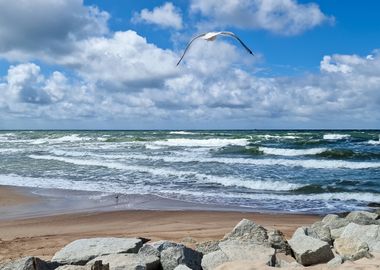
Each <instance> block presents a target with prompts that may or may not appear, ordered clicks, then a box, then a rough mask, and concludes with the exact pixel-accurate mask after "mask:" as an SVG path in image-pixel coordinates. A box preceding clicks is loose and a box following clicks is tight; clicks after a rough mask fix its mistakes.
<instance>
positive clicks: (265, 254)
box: [219, 240, 276, 266]
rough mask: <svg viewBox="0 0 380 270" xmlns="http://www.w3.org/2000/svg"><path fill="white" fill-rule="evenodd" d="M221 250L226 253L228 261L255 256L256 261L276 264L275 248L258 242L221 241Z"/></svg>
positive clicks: (271, 264)
mask: <svg viewBox="0 0 380 270" xmlns="http://www.w3.org/2000/svg"><path fill="white" fill-rule="evenodd" d="M219 247H220V250H221V251H222V252H223V253H224V254H226V256H227V257H228V261H239V260H247V258H255V261H257V262H261V263H263V264H266V265H269V266H274V265H275V254H276V251H275V249H273V248H270V247H266V246H264V245H258V244H252V243H249V244H247V243H246V242H241V241H239V240H230V241H223V242H221V243H219Z"/></svg>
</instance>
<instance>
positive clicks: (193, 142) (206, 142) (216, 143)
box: [153, 138, 249, 147]
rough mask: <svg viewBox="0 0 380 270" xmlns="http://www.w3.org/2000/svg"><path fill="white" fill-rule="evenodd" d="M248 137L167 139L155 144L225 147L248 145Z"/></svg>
mask: <svg viewBox="0 0 380 270" xmlns="http://www.w3.org/2000/svg"><path fill="white" fill-rule="evenodd" d="M248 143H249V142H248V140H247V139H183V138H178V139H167V140H165V141H156V142H154V143H153V144H156V145H164V146H181V147H223V146H227V145H240V146H246V145H248Z"/></svg>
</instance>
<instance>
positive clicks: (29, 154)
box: [0, 130, 380, 214]
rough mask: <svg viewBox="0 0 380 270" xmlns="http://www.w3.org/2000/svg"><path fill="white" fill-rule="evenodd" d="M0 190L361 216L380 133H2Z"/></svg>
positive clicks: (375, 172) (374, 194)
mask: <svg viewBox="0 0 380 270" xmlns="http://www.w3.org/2000/svg"><path fill="white" fill-rule="evenodd" d="M0 185H12V186H22V187H33V188H40V189H55V190H66V191H67V190H76V191H96V192H101V193H102V194H105V195H107V194H126V195H128V194H129V195H130V194H145V195H155V196H159V197H162V198H168V199H173V200H179V201H184V202H190V203H199V204H203V205H206V206H207V205H210V206H211V205H220V206H228V207H239V208H241V209H246V210H247V211H258V212H281V213H283V212H285V213H289V212H291V213H315V214H326V213H336V212H345V211H351V210H363V209H368V204H370V203H380V130H197V131H194V130H162V131H160V130H153V131H78V130H73V131H0Z"/></svg>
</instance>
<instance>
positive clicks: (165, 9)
mask: <svg viewBox="0 0 380 270" xmlns="http://www.w3.org/2000/svg"><path fill="white" fill-rule="evenodd" d="M132 21H133V22H144V23H149V24H156V25H158V26H161V27H164V28H174V29H177V30H179V29H182V27H183V22H182V16H181V13H180V11H179V9H178V8H176V7H175V6H174V5H173V3H171V2H166V3H165V4H163V5H162V6H160V7H155V8H154V9H153V10H152V11H149V10H148V9H143V10H141V11H140V13H136V14H135V15H134V17H133V19H132Z"/></svg>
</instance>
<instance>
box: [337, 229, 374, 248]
mask: <svg viewBox="0 0 380 270" xmlns="http://www.w3.org/2000/svg"><path fill="white" fill-rule="evenodd" d="M341 238H350V239H358V240H360V241H362V242H366V243H367V244H368V247H369V251H370V252H372V251H373V252H380V225H359V224H355V223H350V224H348V225H347V226H346V227H345V228H344V230H343V232H342V234H341Z"/></svg>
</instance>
